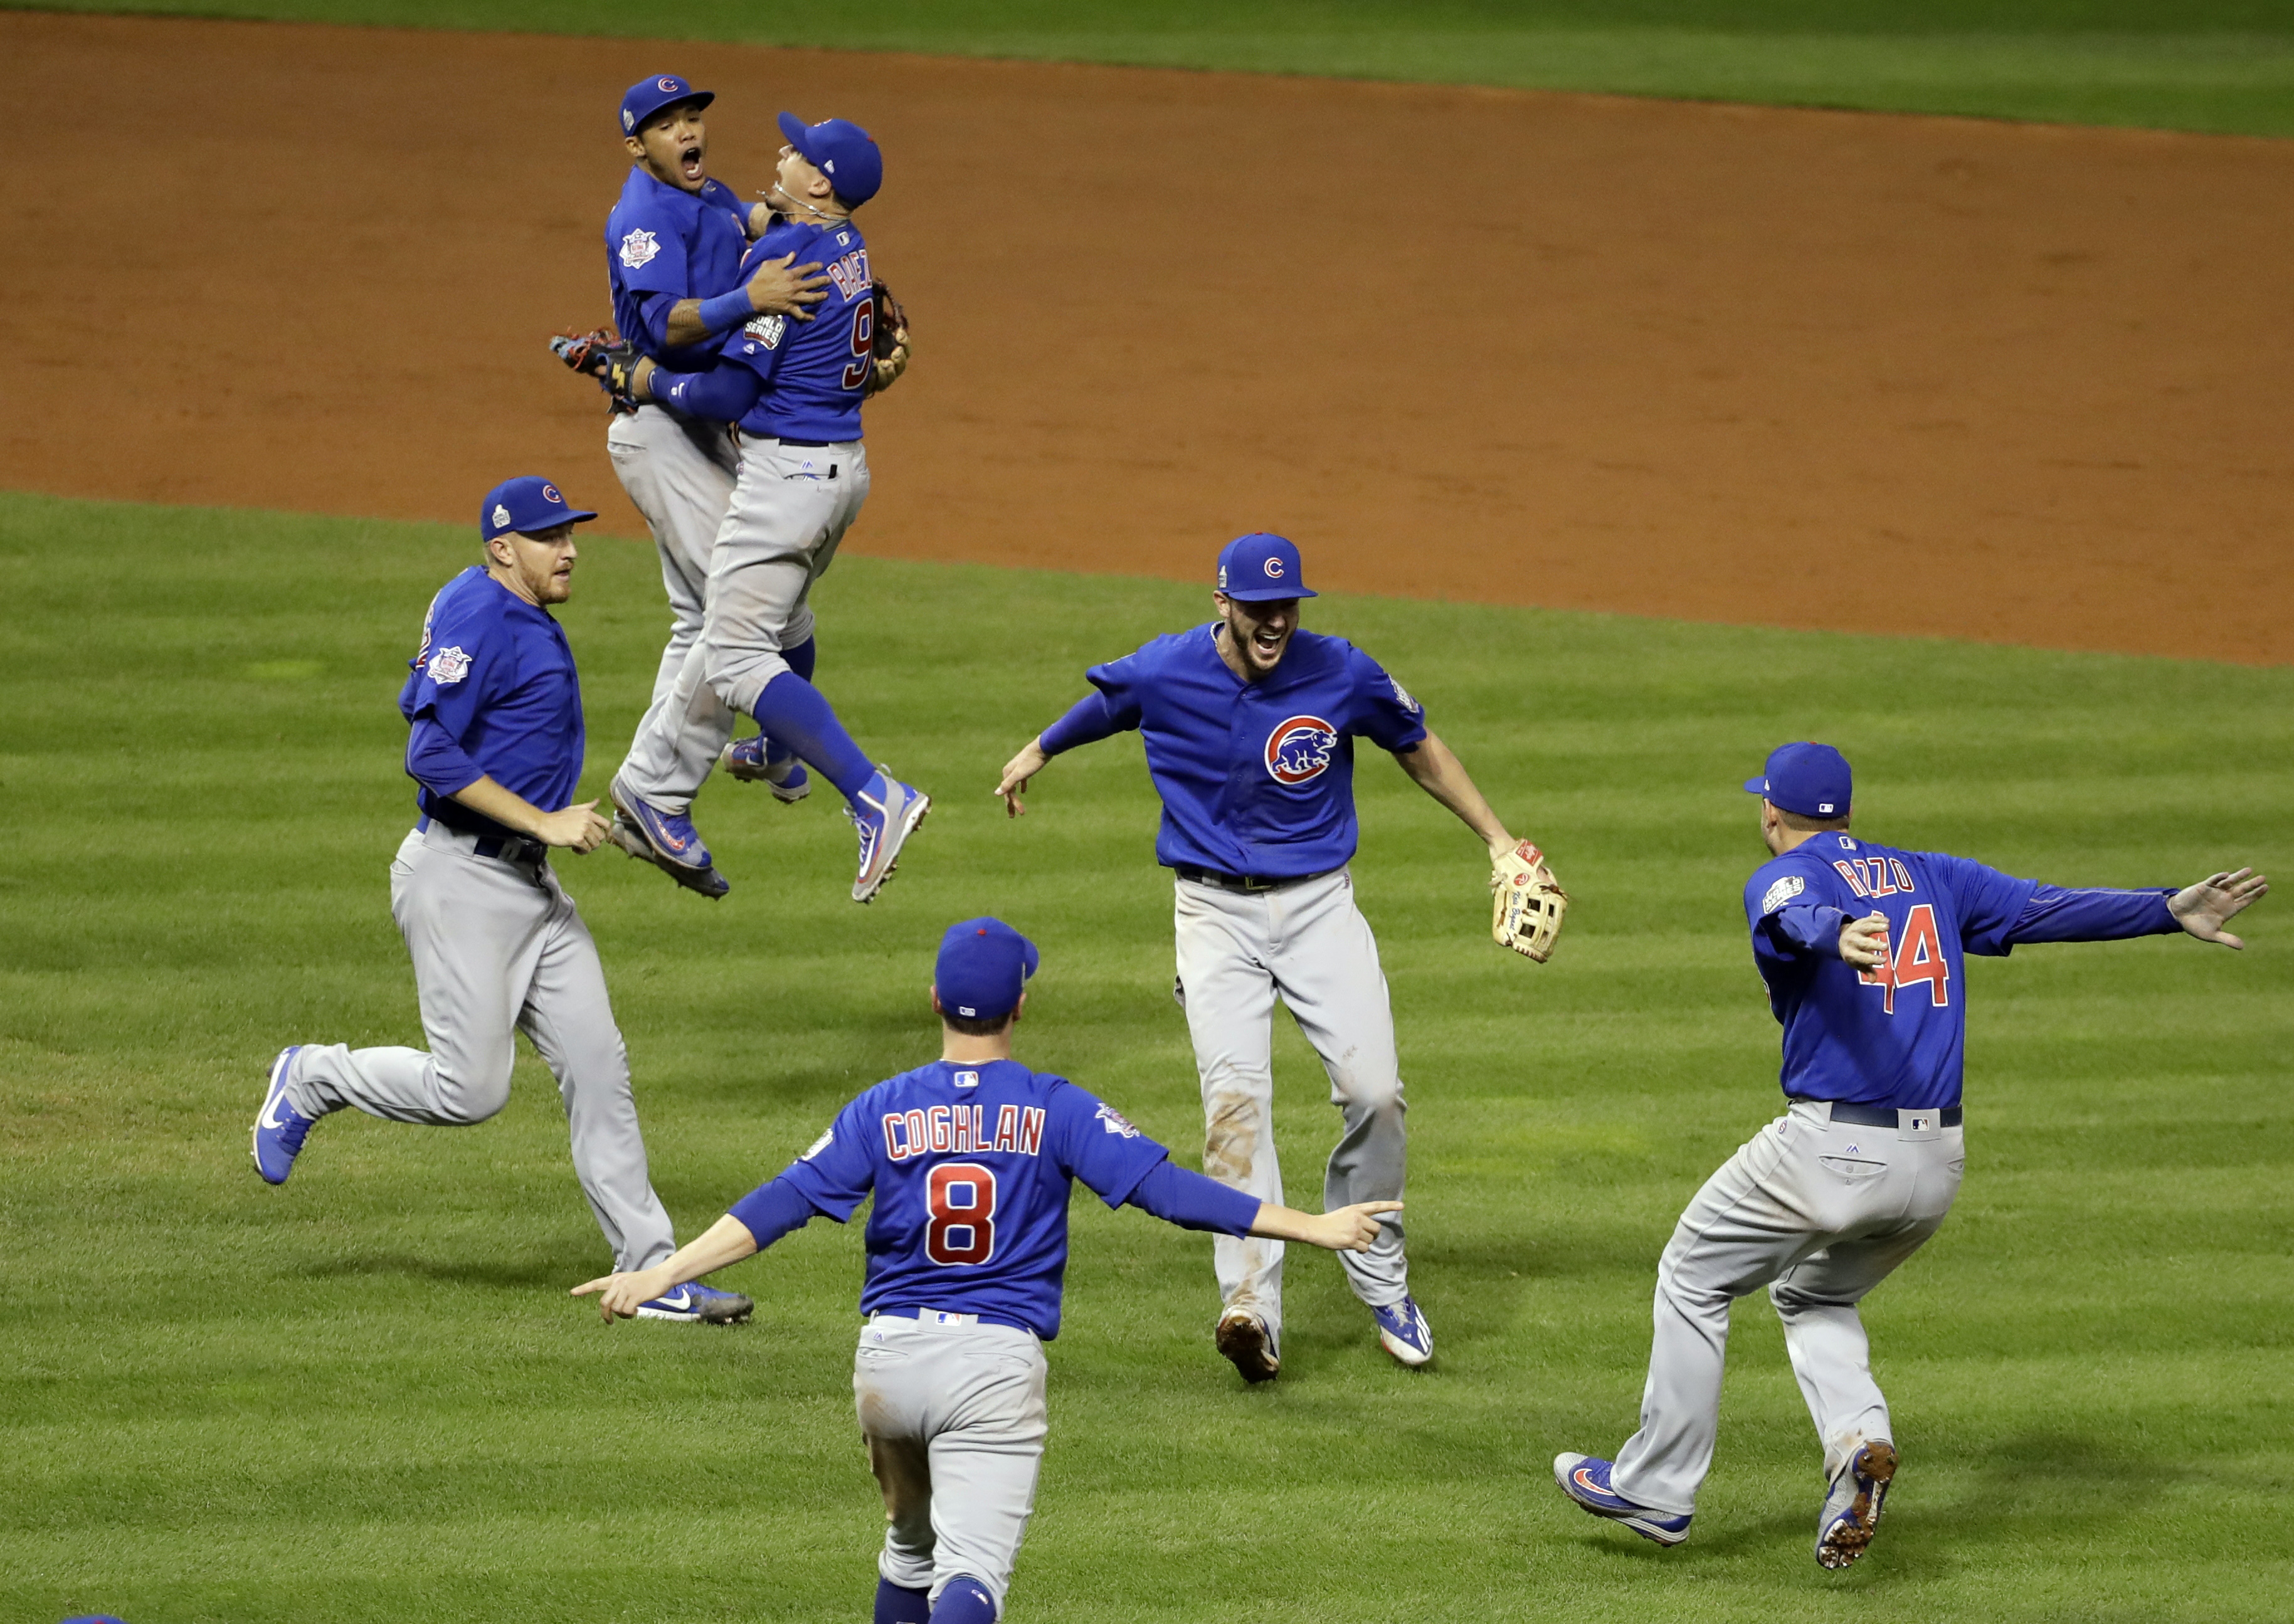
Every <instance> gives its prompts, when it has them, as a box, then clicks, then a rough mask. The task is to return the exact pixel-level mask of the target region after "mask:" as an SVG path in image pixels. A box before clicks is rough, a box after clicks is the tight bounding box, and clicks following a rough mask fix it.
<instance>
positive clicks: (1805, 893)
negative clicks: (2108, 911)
mask: <svg viewBox="0 0 2294 1624" xmlns="http://www.w3.org/2000/svg"><path fill="white" fill-rule="evenodd" d="M2038 889H2039V886H2038V881H2032V880H2018V879H2015V878H2013V876H2011V875H2007V874H2003V873H2000V872H1999V871H1998V870H1997V869H1994V868H1987V867H1985V866H1984V865H1982V864H1981V863H1976V862H1972V861H1970V860H1969V859H1967V858H1965V857H1947V856H1945V855H1943V854H1942V853H1940V852H1925V851H1898V850H1895V849H1891V848H1890V847H1886V846H1875V845H1873V844H1871V843H1870V842H1869V841H1867V840H1856V839H1854V838H1852V837H1851V836H1849V835H1846V834H1839V833H1823V834H1818V835H1817V836H1816V837H1815V838H1813V839H1812V840H1807V841H1805V842H1803V843H1802V845H1800V846H1798V847H1796V848H1794V849H1793V850H1791V851H1788V852H1786V854H1785V855H1784V856H1783V857H1777V858H1775V859H1774V860H1773V861H1771V862H1769V863H1766V864H1764V865H1761V868H1760V869H1759V870H1757V871H1756V872H1755V873H1753V877H1752V879H1751V880H1750V881H1747V882H1746V883H1745V918H1746V919H1747V920H1748V921H1749V922H1751V925H1752V930H1753V962H1755V963H1756V964H1758V965H1759V966H1760V971H1761V978H1762V979H1763V980H1764V981H1766V982H1767V983H1768V987H1769V1007H1770V1008H1771V1009H1772V1010H1774V1011H1776V1017H1777V1020H1778V1021H1780V1022H1781V1023H1783V1026H1784V1029H1785V1030H1784V1071H1783V1081H1784V1090H1785V1092H1786V1094H1789V1095H1791V1096H1792V1097H1793V1098H1794V1099H1796V1100H1851V1101H1855V1102H1857V1103H1859V1104H1869V1105H1880V1106H1895V1107H1899V1108H1920V1107H1931V1106H1938V1107H1940V1106H1948V1105H1957V1104H1958V1103H1959V1090H1960V1079H1961V1073H1962V1070H1963V1068H1964V1066H1965V1059H1966V1039H1967V980H1966V971H1965V955H1966V954H1971V953H1973V954H1984V955H1987V956H1993V957H2005V955H2006V954H2008V953H2009V952H2010V951H2011V950H2012V949H2013V946H2014V945H2015V943H2016V941H2017V940H2018V939H2019V938H2018V936H2017V934H2016V927H2017V925H2018V924H2019V923H2020V922H2021V921H2022V920H2023V918H2024V915H2025V911H2026V909H2027V908H2029V907H2030V904H2031V900H2032V897H2033V896H2034V894H2035V893H2036V892H2038ZM2152 900H2156V899H2155V898H2153V899H2152ZM1875 911H1876V912H1878V913H1881V914H1885V915H1886V916H1887V920H1888V949H1889V960H1890V962H1889V964H1888V965H1887V966H1886V967H1885V968H1883V969H1881V970H1857V969H1855V968H1854V967H1853V966H1851V965H1850V964H1849V963H1848V962H1846V961H1845V960H1843V959H1842V958H1841V957H1840V956H1839V950H1838V942H1839V935H1840V923H1841V921H1842V920H1843V919H1860V918H1862V917H1864V916H1865V915H1867V914H1871V913H1874V912H1875Z"/></svg>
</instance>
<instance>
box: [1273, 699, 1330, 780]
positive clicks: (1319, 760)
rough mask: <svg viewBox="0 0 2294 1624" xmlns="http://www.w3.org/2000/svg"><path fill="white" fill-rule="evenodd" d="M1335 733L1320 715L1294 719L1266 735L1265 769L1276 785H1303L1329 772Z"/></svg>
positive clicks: (1279, 725)
mask: <svg viewBox="0 0 2294 1624" xmlns="http://www.w3.org/2000/svg"><path fill="white" fill-rule="evenodd" d="M1337 749H1338V729H1337V728H1335V727H1331V726H1330V723H1328V722H1326V721H1324V720H1323V719H1322V718H1321V717H1319V716H1293V717H1288V718H1285V719H1283V720H1282V721H1281V722H1279V723H1277V724H1276V725H1275V728H1274V731H1273V733H1270V734H1268V735H1266V770H1267V772H1268V773H1269V774H1270V775H1272V776H1273V779H1274V782H1275V783H1277V784H1305V783H1306V781H1307V780H1308V779H1310V778H1319V777H1321V776H1322V774H1323V773H1325V772H1327V771H1328V770H1329V769H1330V756H1331V752H1332V751H1336V750H1337Z"/></svg>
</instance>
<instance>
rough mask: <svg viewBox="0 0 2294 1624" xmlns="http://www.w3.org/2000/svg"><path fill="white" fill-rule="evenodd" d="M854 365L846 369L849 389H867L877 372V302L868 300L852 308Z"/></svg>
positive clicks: (845, 375)
mask: <svg viewBox="0 0 2294 1624" xmlns="http://www.w3.org/2000/svg"><path fill="white" fill-rule="evenodd" d="M852 354H853V357H854V359H853V361H852V364H851V365H850V366H849V367H847V368H845V369H844V386H845V387H846V388H847V389H866V387H867V386H868V379H869V378H870V376H871V375H873V374H874V372H875V370H876V301H875V300H874V298H866V299H863V300H861V301H860V302H859V303H858V305H854V306H853V307H852Z"/></svg>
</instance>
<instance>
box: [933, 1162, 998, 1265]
mask: <svg viewBox="0 0 2294 1624" xmlns="http://www.w3.org/2000/svg"><path fill="white" fill-rule="evenodd" d="M924 1209H925V1210H926V1211H927V1212H929V1213H930V1214H931V1226H930V1227H929V1228H928V1229H926V1230H924V1255H925V1256H926V1257H928V1258H930V1259H931V1261H932V1262H933V1263H938V1264H939V1265H940V1267H941V1268H943V1269H946V1268H949V1267H952V1266H954V1265H956V1264H958V1263H986V1262H987V1261H988V1258H989V1257H991V1256H993V1255H994V1254H995V1251H996V1170H995V1169H994V1168H992V1167H983V1166H981V1165H980V1164H979V1163H978V1162H943V1163H942V1164H940V1165H939V1166H937V1167H935V1168H933V1169H932V1170H931V1175H930V1176H929V1177H928V1178H927V1179H926V1180H925V1181H924Z"/></svg>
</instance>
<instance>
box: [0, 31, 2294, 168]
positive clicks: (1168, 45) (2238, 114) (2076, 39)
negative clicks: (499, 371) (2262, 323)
mask: <svg viewBox="0 0 2294 1624" xmlns="http://www.w3.org/2000/svg"><path fill="white" fill-rule="evenodd" d="M17 3H18V0H0V4H17ZM35 7H36V9H43V10H72V11H102V12H167V13H176V14H185V15H193V16H210V17H224V16H227V17H273V18H292V19H297V20H305V21H321V22H355V23H377V24H386V25H390V26H395V27H407V28H507V29H515V30H521V31H525V32H532V33H549V34H611V35H637V36H643V37H685V38H691V39H728V40H746V41H752V42H757V43H762V44H771V45H834V46H845V47H853V48H858V49H866V50H885V51H923V52H936V53H957V54H972V55H987V56H1009V57H1029V58H1037V59H1045V60H1053V61H1095V62H1127V63H1140V64H1146V65H1150V66H1157V67H1173V68H1226V69H1245V70H1249V71H1254V72H1267V73H1304V74H1330V75H1338V76H1342V77H1363V78H1386V79H1425V80H1435V81H1444V82H1454V83H1465V84H1476V85H1522V86H1533V87H1538V88H1544V89H1555V90H1590V91H1614V92H1620V93H1627V94H1632V95H1655V96H1692V97H1703V98H1717V99H1720V100H1723V101H1731V102H1777V103H1786V104H1795V105H1802V106H1823V107H1851V108H1868V109H1874V110H1884V111H1897V112H1930V113H1965V114H1973V115H1976V116H1979V117H1986V118H2040V119H2051V120H2061V121H2065V122H2070V123H2084V124H2123V125H2149V126H2160V127H2165V128H2174V129H2188V130H2209V131H2218V132H2225V133H2233V134H2256V135H2287V134H2294V0H854V3H852V4H843V5H837V6H826V7H811V8H791V7H777V6H761V5H757V4H751V3H750V0H692V3H691V4H684V5H679V6H677V7H674V8H662V7H652V8H647V7H633V6H630V5H628V4H622V3H620V0H35Z"/></svg>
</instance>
